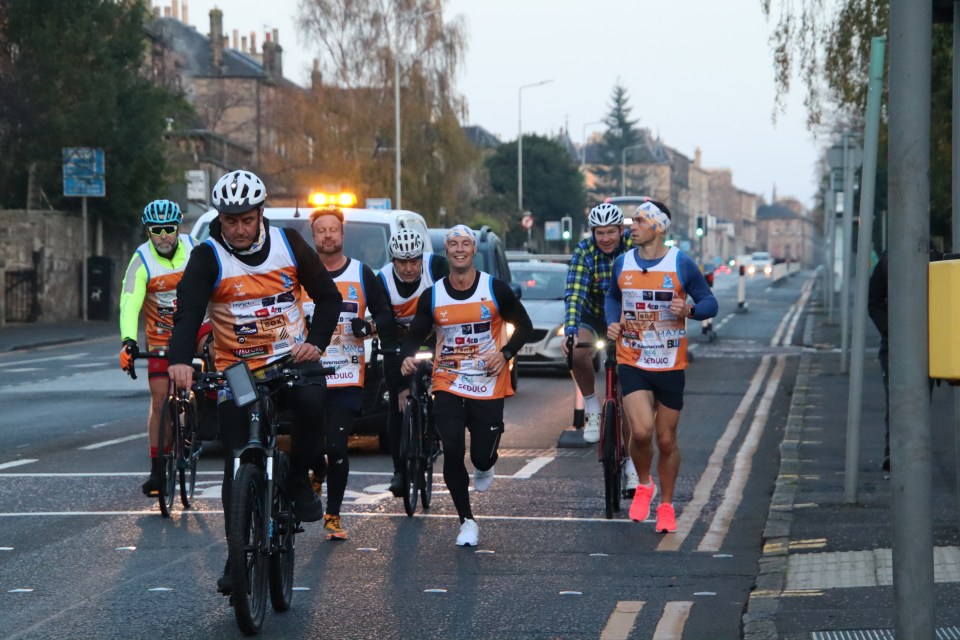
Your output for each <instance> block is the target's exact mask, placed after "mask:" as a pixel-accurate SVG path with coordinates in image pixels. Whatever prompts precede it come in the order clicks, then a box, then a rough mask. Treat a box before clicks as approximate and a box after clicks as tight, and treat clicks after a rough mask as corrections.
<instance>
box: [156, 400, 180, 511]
mask: <svg viewBox="0 0 960 640" xmlns="http://www.w3.org/2000/svg"><path fill="white" fill-rule="evenodd" d="M178 419H179V418H178V414H177V401H176V399H175V398H173V397H168V398H167V400H166V401H165V402H164V403H163V410H162V411H161V412H160V433H159V435H158V436H157V456H158V457H159V458H160V460H162V461H163V464H162V465H161V467H160V469H161V477H160V491H159V493H158V494H157V501H158V502H159V503H160V513H161V514H163V517H164V518H169V517H170V514H171V513H173V501H174V498H175V496H176V493H177V447H176V445H175V441H174V439H175V437H176V432H177V420H178Z"/></svg>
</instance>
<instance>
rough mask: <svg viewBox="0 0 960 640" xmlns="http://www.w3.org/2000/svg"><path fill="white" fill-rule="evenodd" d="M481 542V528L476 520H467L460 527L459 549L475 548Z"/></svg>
mask: <svg viewBox="0 0 960 640" xmlns="http://www.w3.org/2000/svg"><path fill="white" fill-rule="evenodd" d="M479 541H480V527H478V526H477V521H476V520H471V519H470V518H467V519H466V520H464V521H463V524H461V525H460V534H459V535H458V536H457V546H458V547H475V546H477V544H478V543H479Z"/></svg>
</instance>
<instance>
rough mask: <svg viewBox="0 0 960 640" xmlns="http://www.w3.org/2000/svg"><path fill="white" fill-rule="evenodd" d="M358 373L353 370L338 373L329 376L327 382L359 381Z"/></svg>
mask: <svg viewBox="0 0 960 640" xmlns="http://www.w3.org/2000/svg"><path fill="white" fill-rule="evenodd" d="M358 379H359V378H358V377H357V372H356V371H354V370H353V369H349V370H344V371H337V372H336V373H334V374H331V375H329V376H327V380H358Z"/></svg>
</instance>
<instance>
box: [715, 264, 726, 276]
mask: <svg viewBox="0 0 960 640" xmlns="http://www.w3.org/2000/svg"><path fill="white" fill-rule="evenodd" d="M713 272H714V273H715V274H717V273H724V274H727V275H729V274H730V267H729V265H725V264H721V265H717V268H716V269H714V270H713Z"/></svg>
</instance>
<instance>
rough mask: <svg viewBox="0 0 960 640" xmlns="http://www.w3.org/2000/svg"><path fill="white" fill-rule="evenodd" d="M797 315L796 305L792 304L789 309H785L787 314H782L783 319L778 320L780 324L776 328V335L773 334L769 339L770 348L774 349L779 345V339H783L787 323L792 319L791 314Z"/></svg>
mask: <svg viewBox="0 0 960 640" xmlns="http://www.w3.org/2000/svg"><path fill="white" fill-rule="evenodd" d="M794 313H797V303H796V302H794V303H793V304H792V305H790V308H789V309H787V312H786V313H785V314H783V319H782V320H780V324H779V325H778V326H777V331H776V333H774V334H773V337H772V338H770V346H771V347H775V346H777V345H778V344H779V343H780V339H781V338H782V337H783V332H784V330H785V329H786V326H787V323H789V322H790V319H791V318H792V317H793V314H794Z"/></svg>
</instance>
